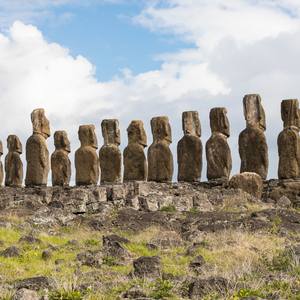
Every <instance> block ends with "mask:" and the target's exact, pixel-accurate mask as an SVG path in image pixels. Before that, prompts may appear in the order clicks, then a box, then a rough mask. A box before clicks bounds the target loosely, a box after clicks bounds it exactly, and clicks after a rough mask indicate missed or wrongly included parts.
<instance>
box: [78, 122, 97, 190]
mask: <svg viewBox="0 0 300 300" xmlns="http://www.w3.org/2000/svg"><path fill="white" fill-rule="evenodd" d="M78 136H79V140H80V143H81V146H80V148H79V149H78V150H77V151H76V153H75V168H76V185H78V186H80V185H96V184H98V181H99V175H100V168H99V158H98V155H97V151H96V150H97V149H98V141H97V137H96V134H95V126H94V125H82V126H80V127H79V131H78Z"/></svg>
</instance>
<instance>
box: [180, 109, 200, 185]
mask: <svg viewBox="0 0 300 300" xmlns="http://www.w3.org/2000/svg"><path fill="white" fill-rule="evenodd" d="M182 128H183V132H184V136H183V138H182V139H181V140H180V141H179V142H178V145H177V158H178V181H186V182H194V181H199V180H200V178H201V171H202V151H203V149H202V148H203V147H202V143H201V140H200V136H201V125H200V120H199V115H198V112H197V111H186V112H184V113H183V114H182Z"/></svg>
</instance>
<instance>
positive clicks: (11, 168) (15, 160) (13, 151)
mask: <svg viewBox="0 0 300 300" xmlns="http://www.w3.org/2000/svg"><path fill="white" fill-rule="evenodd" d="M7 148H8V154H7V155H6V157H5V185H6V186H11V187H21V186H22V182H23V163H22V160H21V157H20V155H21V154H22V144H21V142H20V140H19V138H18V137H17V136H16V135H10V136H8V138H7Z"/></svg>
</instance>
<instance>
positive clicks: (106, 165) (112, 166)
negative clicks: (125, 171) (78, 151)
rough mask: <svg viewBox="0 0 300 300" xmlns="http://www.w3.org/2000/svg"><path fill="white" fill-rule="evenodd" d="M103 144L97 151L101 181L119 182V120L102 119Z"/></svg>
mask: <svg viewBox="0 0 300 300" xmlns="http://www.w3.org/2000/svg"><path fill="white" fill-rule="evenodd" d="M101 128H102V135H103V138H104V145H103V146H102V147H101V149H100V151H99V159H100V167H101V183H119V182H121V161H122V154H121V151H120V149H119V145H120V142H121V139H120V129H119V121H118V120H116V119H109V120H103V121H102V123H101Z"/></svg>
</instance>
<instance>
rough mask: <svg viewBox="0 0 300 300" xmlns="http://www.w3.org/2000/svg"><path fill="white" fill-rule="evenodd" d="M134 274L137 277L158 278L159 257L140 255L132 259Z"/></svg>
mask: <svg viewBox="0 0 300 300" xmlns="http://www.w3.org/2000/svg"><path fill="white" fill-rule="evenodd" d="M133 268H134V276H136V277H139V278H158V277H160V276H161V272H162V271H161V269H162V267H161V261H160V257H158V256H152V257H146V256H142V257H140V258H138V259H136V260H135V261H133Z"/></svg>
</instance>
